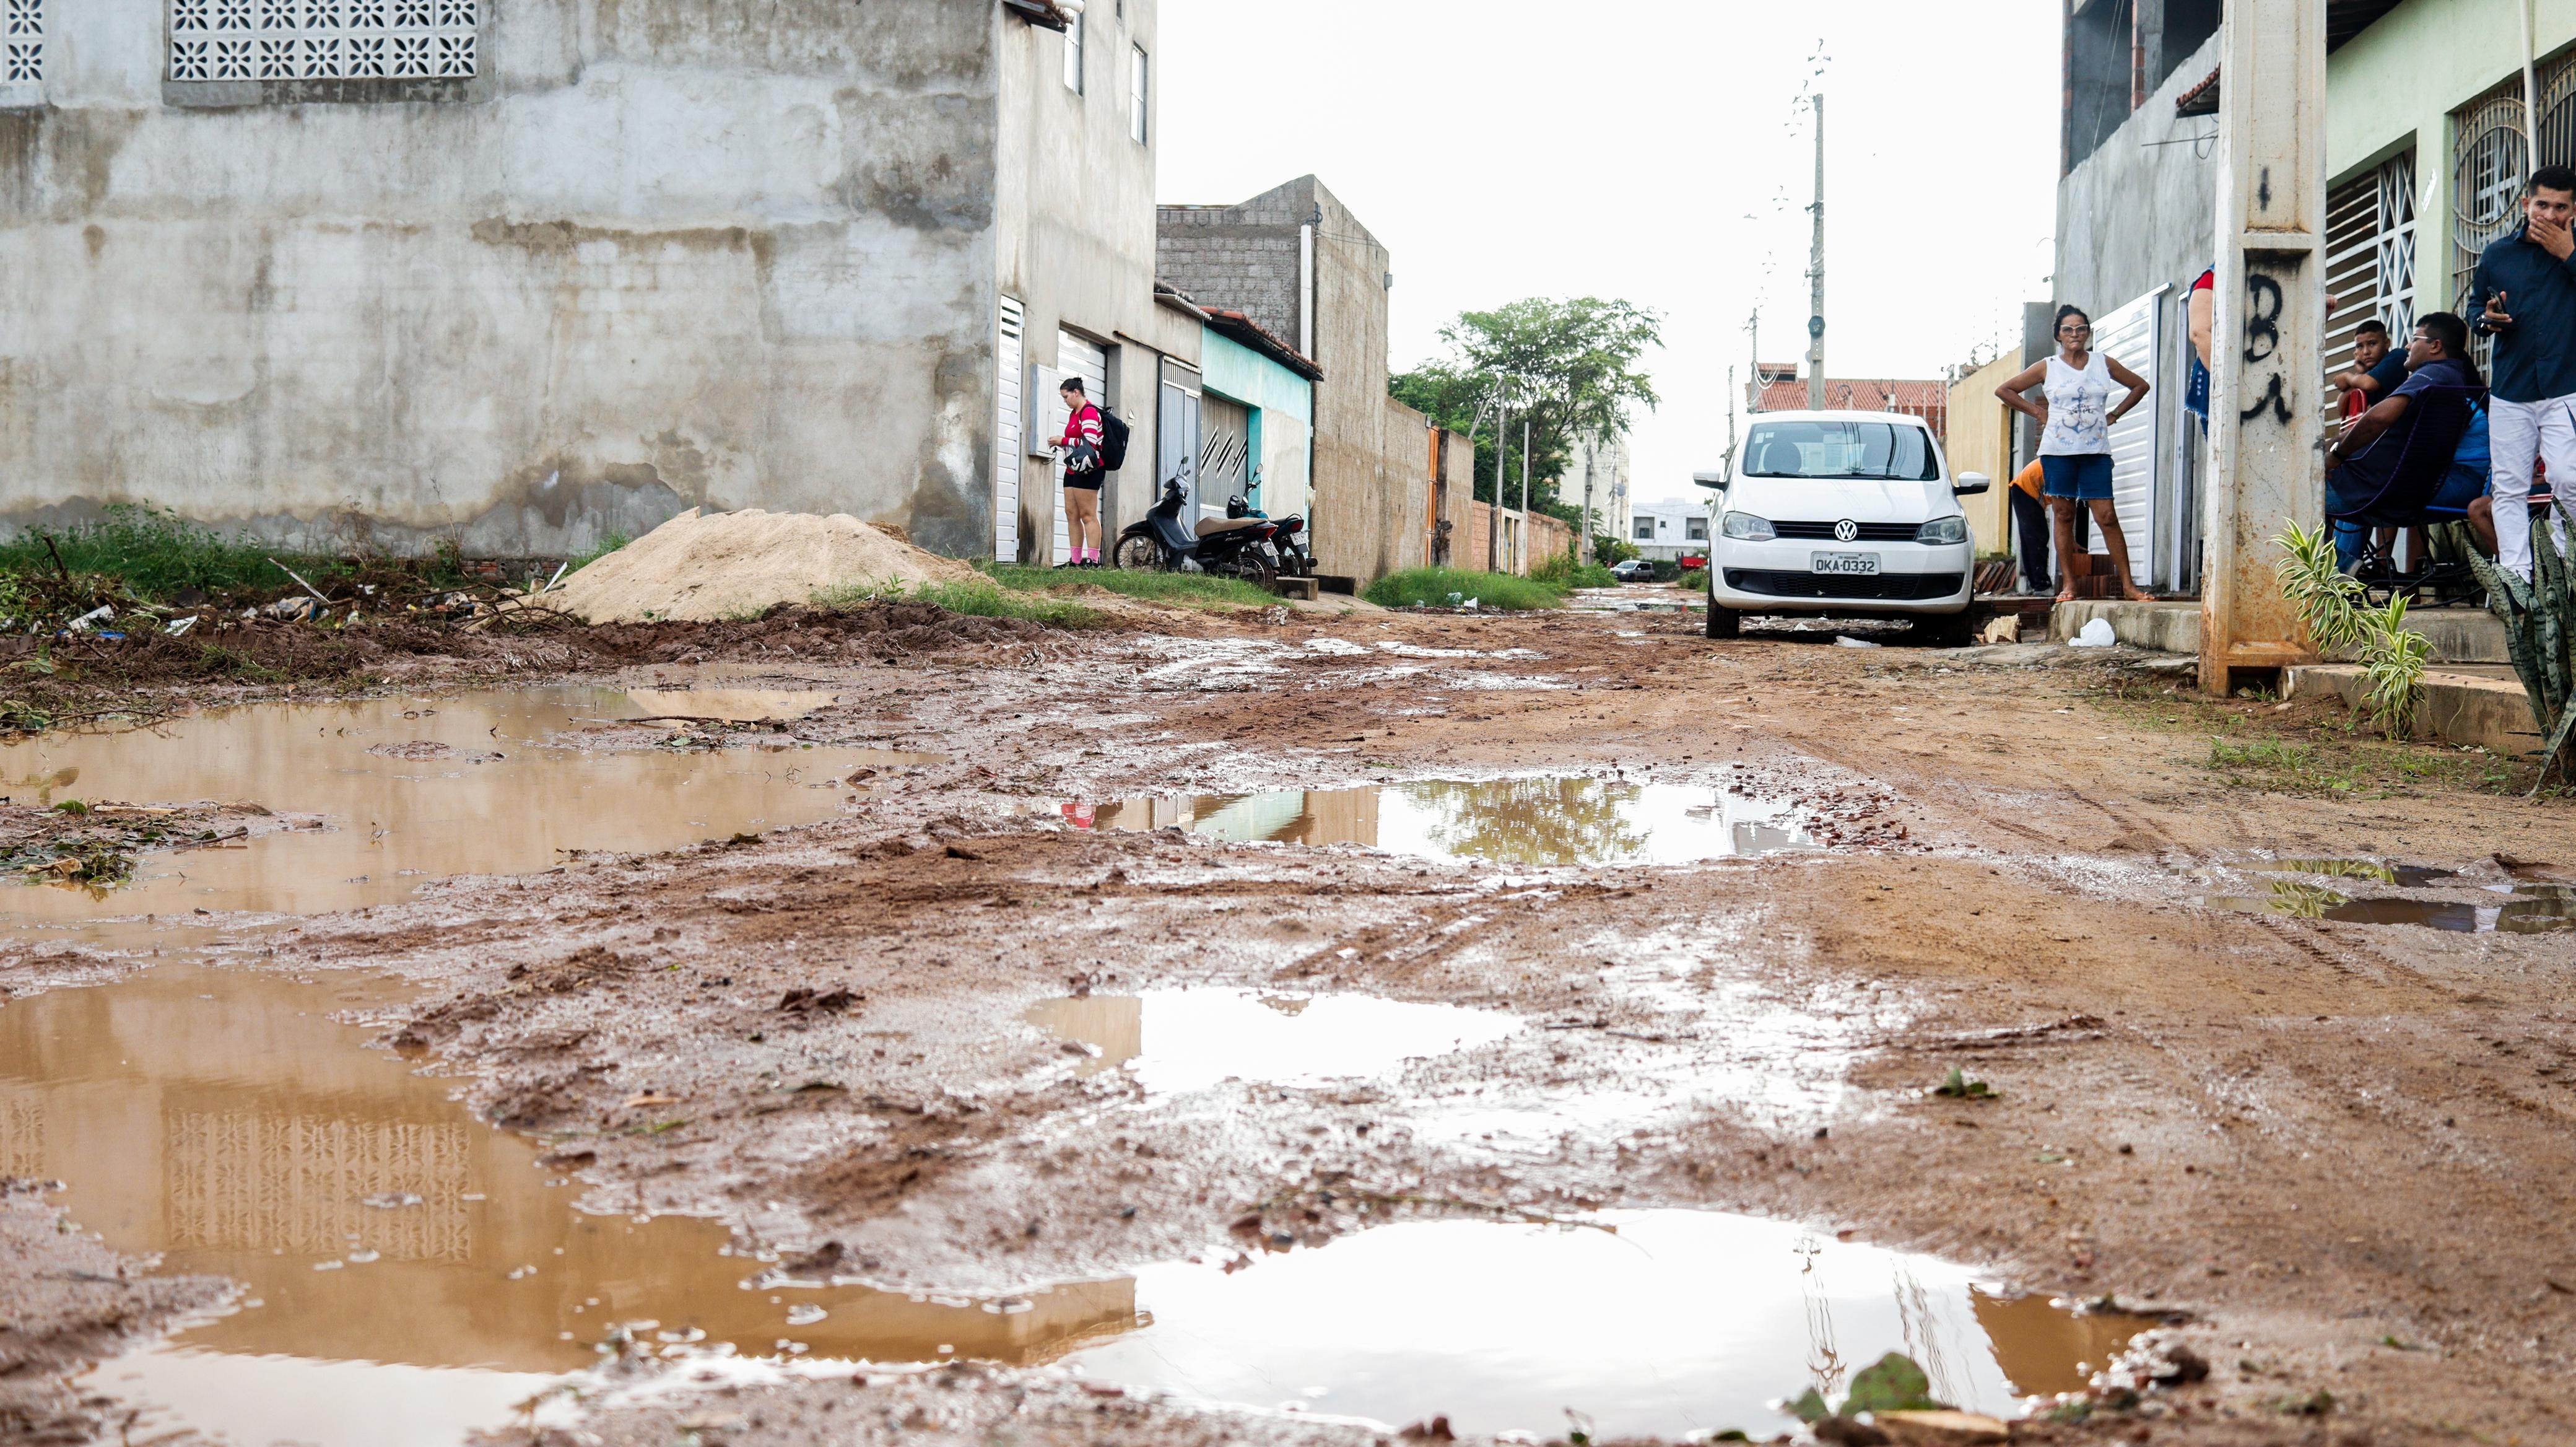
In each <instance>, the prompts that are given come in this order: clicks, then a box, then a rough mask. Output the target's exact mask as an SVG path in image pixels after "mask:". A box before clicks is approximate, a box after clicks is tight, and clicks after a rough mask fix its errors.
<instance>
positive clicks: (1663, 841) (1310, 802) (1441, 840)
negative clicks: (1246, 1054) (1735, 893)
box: [1064, 776, 1814, 867]
mask: <svg viewBox="0 0 2576 1447" xmlns="http://www.w3.org/2000/svg"><path fill="white" fill-rule="evenodd" d="M1064 815H1065V818H1066V819H1068V820H1070V821H1071V822H1072V823H1073V824H1075V825H1076V826H1077V827H1080V828H1096V829H1120V830H1147V829H1168V828H1174V827H1178V828H1182V829H1188V830H1190V831H1192V832H1194V833H1199V834H1207V835H1212V836H1214V837H1216V838H1219V839H1228V840H1233V841H1236V842H1238V843H1243V842H1251V841H1255V840H1267V841H1271V842H1274V843H1280V844H1358V845H1363V846H1366V847H1368V848H1371V849H1383V850H1386V851H1388V852H1390V853H1395V854H1409V855H1416V856H1419V857H1422V858H1426V859H1439V860H1450V861H1455V860H1467V859H1477V860H1486V861H1489V862H1492V863H1496V864H1519V865H1529V866H1534V867H1544V866H1550V865H1600V864H1688V863H1692V862H1694V861H1697V860H1703V859H1722V858H1727V857H1730V856H1752V855H1760V854H1768V853H1771V852H1773V851H1776V850H1784V849H1806V848H1812V847H1814V841H1812V840H1810V839H1809V838H1808V837H1807V836H1806V835H1805V834H1804V833H1802V832H1800V831H1799V830H1798V828H1797V827H1796V823H1795V819H1794V815H1793V811H1792V808H1791V806H1790V805H1788V804H1786V803H1781V802H1773V801H1769V800H1761V799H1751V798H1746V797H1745V796H1743V795H1740V794H1733V793H1729V792H1727V791H1726V790H1724V789H1720V788H1716V787H1713V786H1693V785H1684V784H1629V783H1618V782H1613V781H1611V780H1606V779H1589V778H1582V777H1579V776H1577V777H1559V778H1534V779H1487V780H1481V781H1468V780H1456V779H1428V780H1422V781H1419V782H1415V783H1409V784H1388V785H1384V786H1380V787H1371V788H1361V789H1329V790H1327V789H1283V790H1278V791H1275V792H1271V793H1266V794H1234V795H1224V794H1219V795H1200V796H1198V797H1195V798H1191V797H1186V796H1185V797H1181V798H1172V799H1129V800H1125V801H1123V802H1120V803H1116V804H1102V805H1090V804H1068V805H1066V806H1065V807H1064Z"/></svg>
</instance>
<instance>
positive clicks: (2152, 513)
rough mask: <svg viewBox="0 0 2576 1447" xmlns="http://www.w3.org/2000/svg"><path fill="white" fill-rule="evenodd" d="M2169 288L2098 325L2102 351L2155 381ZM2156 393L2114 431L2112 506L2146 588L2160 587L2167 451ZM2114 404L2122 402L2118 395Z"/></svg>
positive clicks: (2100, 545)
mask: <svg viewBox="0 0 2576 1447" xmlns="http://www.w3.org/2000/svg"><path fill="white" fill-rule="evenodd" d="M2172 290H2173V288H2172V287H2169V286H2160V287H2157V288H2156V289H2155V290H2154V291H2151V292H2149V293H2147V294H2146V295H2145V296H2142V297H2140V298H2138V299H2137V300H2136V301H2133V302H2131V303H2129V304H2128V305H2127V306H2124V307H2122V308H2120V309H2119V310H2118V311H2115V312H2112V313H2110V314H2109V315H2107V316H2104V317H2101V318H2099V319H2097V320H2096V321H2095V322H2094V323H2093V345H2094V347H2095V349H2096V350H2098V351H2100V352H2101V353H2102V355H2104V356H2106V357H2109V358H2110V359H2111V360H2113V361H2115V362H2118V363H2119V364H2120V365H2122V366H2124V367H2127V368H2128V369H2129V370H2130V371H2132V372H2135V373H2137V374H2138V375H2139V376H2141V377H2144V378H2146V379H2147V380H2148V381H2149V382H2154V381H2156V380H2157V379H2158V375H2159V374H2158V372H2157V370H2156V359H2157V358H2158V357H2160V356H2162V355H2163V343H2164V330H2165V328H2164V320H2165V318H2164V311H2165V308H2164V299H2165V294H2166V293H2167V292H2170V291H2172ZM2160 402H2161V399H2160V398H2158V397H2156V396H2154V395H2153V394H2150V395H2149V396H2148V398H2147V400H2146V401H2144V402H2141V403H2139V404H2138V406H2137V408H2136V410H2134V411H2132V412H2130V413H2129V415H2128V416H2126V417H2123V418H2121V419H2120V421H2119V425H2117V426H2115V427H2113V428H2112V429H2111V505H2112V507H2113V508H2114V509H2115V510H2116V511H2117V512H2118V513H2119V515H2120V532H2121V533H2122V535H2123V536H2125V537H2126V538H2127V540H2128V544H2129V566H2130V568H2131V569H2133V570H2134V571H2135V572H2136V573H2137V575H2138V583H2139V585H2140V586H2142V587H2147V588H2154V587H2157V586H2160V580H2159V578H2158V576H2157V575H2158V573H2159V572H2160V571H2161V570H2160V569H2159V568H2158V567H2157V566H2156V547H2155V538H2156V509H2157V502H2158V500H2159V499H2158V481H2159V473H2160V469H2159V468H2158V466H2157V463H2158V461H2159V460H2160V459H2161V458H2162V456H2163V452H2164V446H2163V444H2164V427H2163V419H2164V408H2163V407H2162V406H2161V405H2159V404H2160ZM2112 405H2113V406H2117V405H2119V402H2118V398H2117V397H2116V396H2115V397H2114V398H2113V400H2112ZM2093 551H2094V552H2096V553H2107V552H2109V551H2110V544H2109V543H2107V542H2105V541H2104V540H2103V537H2102V534H2101V533H2100V532H2099V531H2098V530H2097V531H2096V532H2095V533H2094V534H2093Z"/></svg>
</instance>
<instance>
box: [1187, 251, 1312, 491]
mask: <svg viewBox="0 0 2576 1447" xmlns="http://www.w3.org/2000/svg"><path fill="white" fill-rule="evenodd" d="M1162 292H1163V295H1164V299H1165V303H1166V304H1167V305H1175V304H1176V305H1177V307H1178V308H1179V309H1181V310H1184V311H1187V312H1189V313H1190V314H1192V315H1194V316H1196V317H1197V318H1198V319H1199V321H1200V323H1201V325H1202V326H1204V327H1205V328H1206V335H1205V336H1204V337H1203V338H1202V339H1201V341H1200V359H1201V366H1200V371H1201V377H1200V396H1199V402H1198V408H1197V413H1198V416H1197V422H1196V426H1197V431H1198V437H1199V442H1198V447H1197V449H1196V456H1195V457H1193V458H1191V459H1189V465H1188V466H1186V467H1184V468H1182V469H1180V470H1179V471H1177V472H1173V473H1170V474H1167V476H1169V477H1177V478H1178V479H1179V480H1180V482H1181V485H1182V487H1183V488H1184V489H1186V490H1187V491H1188V492H1189V493H1190V495H1191V498H1192V501H1193V502H1194V503H1195V505H1196V506H1197V508H1198V509H1199V513H1200V515H1201V516H1204V517H1221V516H1223V515H1224V513H1225V507H1226V502H1227V500H1228V499H1230V498H1235V497H1241V498H1243V499H1245V500H1246V501H1248V502H1249V503H1250V504H1251V505H1252V506H1254V507H1256V508H1258V509H1260V510H1261V511H1263V512H1266V513H1268V514H1270V515H1271V516H1272V517H1291V516H1299V517H1302V516H1305V515H1307V514H1308V513H1309V512H1311V510H1312V508H1313V504H1314V487H1313V473H1312V468H1313V466H1314V456H1315V384H1316V383H1317V382H1320V381H1322V380H1323V376H1324V373H1323V369H1322V368H1320V367H1317V366H1316V365H1315V364H1314V363H1313V362H1311V361H1309V360H1307V359H1306V358H1305V357H1303V356H1300V355H1299V354H1298V352H1297V350H1296V349H1295V348H1294V347H1291V346H1289V345H1288V344H1287V343H1286V342H1284V341H1282V340H1280V339H1279V338H1278V337H1276V336H1274V335H1272V334H1271V333H1270V332H1269V331H1268V330H1267V329H1265V328H1264V327H1263V326H1262V325H1261V324H1260V323H1258V322H1256V321H1254V320H1252V318H1250V317H1248V316H1246V315H1244V314H1243V313H1242V312H1239V311H1228V310H1225V309H1223V308H1209V307H1203V306H1200V305H1199V304H1198V303H1197V302H1195V301H1194V300H1192V299H1191V298H1189V297H1188V296H1186V295H1184V294H1183V293H1181V292H1180V291H1179V290H1178V289H1177V288H1175V287H1173V286H1171V285H1170V284H1169V283H1165V284H1163V286H1162ZM1187 425H1188V424H1187V423H1186V422H1183V423H1180V424H1178V425H1175V424H1173V423H1170V422H1168V421H1167V422H1166V426H1167V427H1169V428H1170V430H1171V432H1172V434H1173V435H1174V436H1176V437H1177V436H1180V435H1184V431H1185V428H1186V427H1187Z"/></svg>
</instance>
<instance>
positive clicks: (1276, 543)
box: [1225, 497, 1315, 578]
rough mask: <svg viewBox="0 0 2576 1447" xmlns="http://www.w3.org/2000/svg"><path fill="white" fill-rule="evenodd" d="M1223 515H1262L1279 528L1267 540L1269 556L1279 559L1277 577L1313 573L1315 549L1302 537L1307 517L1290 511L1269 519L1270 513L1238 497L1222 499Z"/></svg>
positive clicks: (1261, 516)
mask: <svg viewBox="0 0 2576 1447" xmlns="http://www.w3.org/2000/svg"><path fill="white" fill-rule="evenodd" d="M1225 515H1226V516H1227V517H1230V518H1241V517H1250V518H1261V519H1263V520H1265V521H1268V522H1270V523H1271V524H1272V525H1273V526H1275V527H1276V528H1278V530H1279V531H1278V532H1277V534H1275V535H1274V536H1273V537H1272V538H1271V540H1270V552H1271V556H1272V557H1273V558H1275V559H1276V560H1277V561H1278V564H1279V576H1281V577H1283V578H1311V577H1313V576H1315V554H1314V550H1313V549H1312V548H1310V547H1309V546H1308V545H1307V541H1306V538H1305V537H1304V536H1302V535H1304V534H1305V532H1306V519H1305V518H1304V517H1303V516H1299V515H1293V514H1292V515H1291V516H1288V517H1284V518H1272V517H1271V516H1270V514H1268V513H1266V512H1263V511H1262V510H1261V509H1259V508H1257V507H1253V506H1252V505H1250V504H1249V503H1246V502H1245V501H1244V500H1243V499H1242V498H1239V497H1230V498H1227V499H1226V500H1225Z"/></svg>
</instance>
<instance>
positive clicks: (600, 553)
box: [564, 533, 635, 577]
mask: <svg viewBox="0 0 2576 1447" xmlns="http://www.w3.org/2000/svg"><path fill="white" fill-rule="evenodd" d="M633 541H635V540H634V539H633V538H630V537H628V536H627V535H626V534H624V533H610V534H609V535H608V536H606V537H604V538H601V539H600V540H599V546H598V547H595V548H593V549H591V550H590V551H589V552H586V553H583V554H580V555H579V556H577V557H575V558H573V559H572V566H571V567H568V568H566V569H564V576H566V577H570V576H572V575H573V574H575V573H578V572H580V571H581V570H582V569H584V568H587V567H589V566H590V565H591V564H593V563H596V562H598V561H599V560H600V559H602V558H604V557H607V556H608V555H609V554H610V553H613V552H616V551H617V550H618V549H619V548H622V547H624V546H626V545H627V544H628V543H631V542H633Z"/></svg>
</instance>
